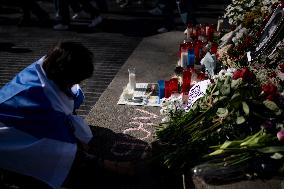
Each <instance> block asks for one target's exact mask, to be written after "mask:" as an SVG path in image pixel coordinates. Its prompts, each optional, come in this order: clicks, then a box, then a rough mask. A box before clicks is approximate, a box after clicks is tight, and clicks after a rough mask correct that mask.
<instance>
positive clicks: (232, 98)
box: [231, 93, 241, 100]
mask: <svg viewBox="0 0 284 189" xmlns="http://www.w3.org/2000/svg"><path fill="white" fill-rule="evenodd" d="M239 96H241V95H240V93H234V94H233V96H232V97H231V100H234V99H235V98H237V97H239Z"/></svg>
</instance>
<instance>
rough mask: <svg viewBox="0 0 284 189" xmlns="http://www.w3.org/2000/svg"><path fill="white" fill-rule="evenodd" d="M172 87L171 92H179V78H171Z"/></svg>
mask: <svg viewBox="0 0 284 189" xmlns="http://www.w3.org/2000/svg"><path fill="white" fill-rule="evenodd" d="M170 89H171V93H173V92H175V93H177V92H178V79H177V78H172V79H170Z"/></svg>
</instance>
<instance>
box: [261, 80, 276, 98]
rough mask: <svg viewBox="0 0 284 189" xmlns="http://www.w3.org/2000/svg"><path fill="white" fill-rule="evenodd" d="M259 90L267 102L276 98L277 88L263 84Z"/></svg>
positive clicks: (269, 84)
mask: <svg viewBox="0 0 284 189" xmlns="http://www.w3.org/2000/svg"><path fill="white" fill-rule="evenodd" d="M261 89H262V91H263V92H264V94H265V95H266V98H267V99H268V100H271V101H272V100H273V99H275V97H276V96H277V87H276V86H275V85H274V84H271V83H268V84H264V85H262V86H261Z"/></svg>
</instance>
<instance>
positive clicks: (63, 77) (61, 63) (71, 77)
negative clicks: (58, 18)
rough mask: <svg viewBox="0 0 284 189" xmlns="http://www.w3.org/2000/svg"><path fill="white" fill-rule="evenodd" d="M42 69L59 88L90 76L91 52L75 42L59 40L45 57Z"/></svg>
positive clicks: (92, 68) (65, 88) (64, 87)
mask: <svg viewBox="0 0 284 189" xmlns="http://www.w3.org/2000/svg"><path fill="white" fill-rule="evenodd" d="M43 69H44V71H45V72H46V75H47V77H48V78H49V79H50V80H52V81H54V82H55V83H56V84H57V85H58V86H59V87H60V88H61V89H63V90H67V88H68V87H71V86H72V85H74V84H77V83H80V82H81V81H83V80H85V79H87V78H89V77H91V76H92V74H93V71H94V66H93V53H92V52H91V51H90V50H89V49H87V48H86V47H84V46H83V45H82V44H80V43H77V42H71V41H66V42H60V43H58V44H57V45H56V46H55V47H54V48H52V49H51V50H50V51H49V52H48V54H47V55H46V57H45V60H44V63H43Z"/></svg>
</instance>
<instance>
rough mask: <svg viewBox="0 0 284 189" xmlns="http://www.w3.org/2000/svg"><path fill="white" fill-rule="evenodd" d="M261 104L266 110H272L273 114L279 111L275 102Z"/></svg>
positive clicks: (267, 101)
mask: <svg viewBox="0 0 284 189" xmlns="http://www.w3.org/2000/svg"><path fill="white" fill-rule="evenodd" d="M263 104H264V105H265V106H266V108H268V109H269V110H272V111H274V112H278V111H279V107H278V106H277V104H275V102H273V101H271V100H265V101H263Z"/></svg>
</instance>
